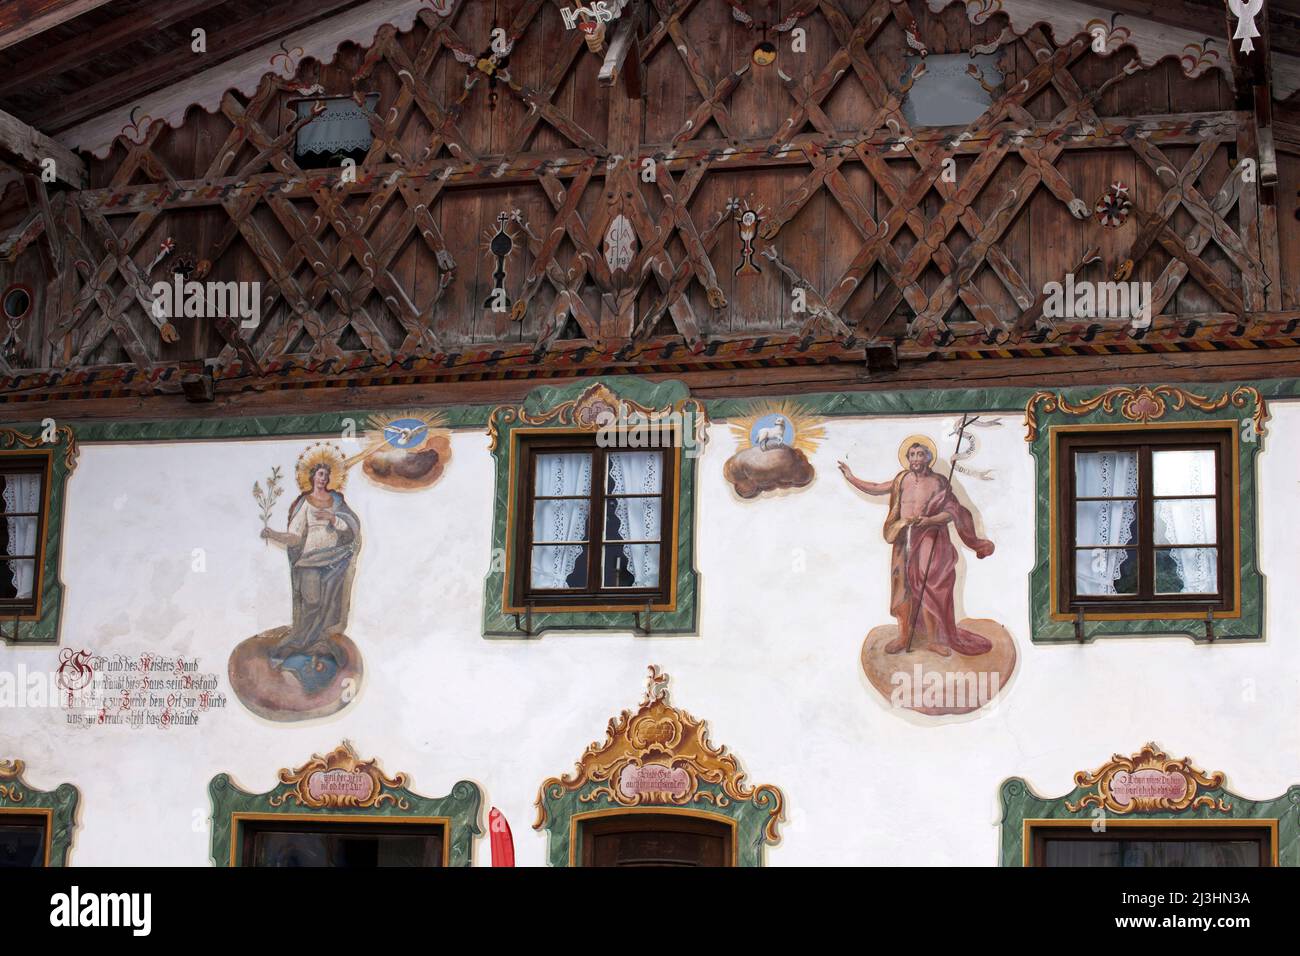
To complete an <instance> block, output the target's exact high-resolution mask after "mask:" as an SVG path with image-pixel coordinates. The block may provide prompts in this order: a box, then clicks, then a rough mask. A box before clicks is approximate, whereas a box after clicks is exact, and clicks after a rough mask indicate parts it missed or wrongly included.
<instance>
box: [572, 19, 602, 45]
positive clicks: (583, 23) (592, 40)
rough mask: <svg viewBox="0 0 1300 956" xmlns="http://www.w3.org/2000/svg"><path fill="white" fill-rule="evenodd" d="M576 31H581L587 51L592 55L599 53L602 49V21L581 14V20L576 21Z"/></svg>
mask: <svg viewBox="0 0 1300 956" xmlns="http://www.w3.org/2000/svg"><path fill="white" fill-rule="evenodd" d="M578 29H579V30H581V31H582V36H583V39H585V40H586V41H587V49H589V50H590V51H591V52H592V53H599V52H600V51H601V50H602V49H603V48H604V46H605V23H604V21H602V20H598V19H596V18H594V17H588V16H587V15H586V14H583V15H582V19H581V20H579V21H578Z"/></svg>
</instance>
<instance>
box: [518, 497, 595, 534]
mask: <svg viewBox="0 0 1300 956" xmlns="http://www.w3.org/2000/svg"><path fill="white" fill-rule="evenodd" d="M590 512H591V502H590V501H588V500H587V499H585V498H559V499H546V498H543V499H539V500H536V501H534V502H533V537H532V540H533V543H534V544H562V543H565V542H572V541H586V540H587V516H588V514H589V513H590Z"/></svg>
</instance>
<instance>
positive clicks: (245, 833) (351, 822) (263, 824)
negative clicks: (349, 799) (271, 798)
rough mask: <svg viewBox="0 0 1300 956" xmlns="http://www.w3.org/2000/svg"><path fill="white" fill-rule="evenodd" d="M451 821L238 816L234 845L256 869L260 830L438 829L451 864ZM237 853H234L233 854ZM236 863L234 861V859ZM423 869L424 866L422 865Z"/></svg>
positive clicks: (444, 860)
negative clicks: (256, 852) (254, 858)
mask: <svg viewBox="0 0 1300 956" xmlns="http://www.w3.org/2000/svg"><path fill="white" fill-rule="evenodd" d="M449 824H450V821H449V820H444V819H440V818H439V819H424V818H419V819H411V818H403V817H380V816H356V817H344V816H338V815H330V816H307V815H295V814H257V815H252V814H250V815H247V816H241V815H236V816H235V819H234V825H235V826H236V828H237V830H238V832H237V834H236V839H235V841H234V843H233V847H237V848H238V865H239V866H241V867H248V868H253V852H254V849H253V848H254V842H255V841H254V840H253V839H251V837H253V836H255V835H256V834H257V833H259V832H261V833H325V834H330V833H339V832H342V831H350V832H352V833H355V834H358V835H372V834H379V833H391V832H393V829H394V827H405V828H408V832H409V830H410V829H414V830H415V831H417V834H416V835H430V834H431V831H434V830H436V831H437V832H438V838H439V839H438V855H439V858H440V863H439V866H443V867H446V866H449V865H450V849H451V848H450V840H449V837H450V826H449ZM232 855H233V854H232ZM232 862H233V861H232ZM422 869H423V868H422Z"/></svg>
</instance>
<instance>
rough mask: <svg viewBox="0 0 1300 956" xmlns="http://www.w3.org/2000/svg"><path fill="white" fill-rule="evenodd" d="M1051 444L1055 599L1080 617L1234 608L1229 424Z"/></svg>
mask: <svg viewBox="0 0 1300 956" xmlns="http://www.w3.org/2000/svg"><path fill="white" fill-rule="evenodd" d="M1056 453H1057V456H1058V459H1057V462H1056V469H1055V474H1056V479H1057V481H1058V487H1057V495H1056V500H1057V503H1058V511H1057V515H1056V522H1057V527H1058V529H1059V530H1060V534H1059V535H1058V538H1057V542H1058V552H1057V554H1056V561H1057V574H1056V580H1057V587H1058V604H1057V606H1058V607H1059V608H1061V609H1062V610H1064V611H1066V612H1068V613H1070V614H1076V613H1078V612H1080V611H1082V612H1084V614H1085V616H1087V615H1089V614H1094V613H1103V614H1143V613H1155V614H1163V613H1169V612H1182V613H1184V614H1187V613H1189V612H1190V613H1192V614H1195V615H1199V616H1205V615H1206V613H1207V612H1211V611H1230V610H1232V608H1233V607H1234V603H1235V600H1234V599H1235V594H1234V581H1235V577H1236V575H1235V569H1236V559H1237V556H1236V524H1235V522H1234V517H1233V507H1234V503H1235V501H1236V494H1235V488H1234V479H1233V476H1234V471H1233V456H1234V453H1235V452H1234V445H1233V434H1232V432H1231V431H1230V430H1229V429H1226V428H1224V429H1217V428H1208V429H1207V428H1194V429H1151V430H1146V429H1138V430H1130V429H1122V430H1115V431H1095V432H1088V431H1081V432H1071V433H1068V434H1065V435H1063V436H1061V438H1060V440H1059V442H1058V443H1057V450H1056Z"/></svg>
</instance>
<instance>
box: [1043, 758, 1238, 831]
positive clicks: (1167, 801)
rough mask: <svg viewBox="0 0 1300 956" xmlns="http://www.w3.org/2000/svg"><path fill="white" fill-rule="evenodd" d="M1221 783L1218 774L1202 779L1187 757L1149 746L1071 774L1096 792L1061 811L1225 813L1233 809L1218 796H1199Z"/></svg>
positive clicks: (1207, 775)
mask: <svg viewBox="0 0 1300 956" xmlns="http://www.w3.org/2000/svg"><path fill="white" fill-rule="evenodd" d="M1223 780H1224V777H1223V774H1222V773H1214V774H1207V773H1205V772H1204V771H1202V770H1198V769H1196V767H1194V766H1192V762H1191V758H1190V757H1184V758H1183V759H1182V760H1173V759H1171V758H1170V757H1169V755H1168V754H1166V753H1165V752H1164V751H1162V750H1160V749H1159V748H1157V747H1156V745H1155V744H1153V743H1149V744H1147V745H1146V746H1145V747H1143V748H1142V749H1141V751H1139V752H1138V753H1136V754H1134V755H1133V756H1132V757H1124V756H1121V755H1120V754H1115V756H1114V757H1112V758H1111V760H1110V762H1109V763H1106V764H1104V765H1103V766H1102V767H1100V768H1099V769H1097V770H1094V771H1092V772H1091V773H1089V772H1088V771H1086V770H1080V771H1079V772H1078V773H1076V774H1075V775H1074V782H1075V785H1076V786H1080V787H1092V786H1095V787H1096V788H1097V791H1096V792H1095V793H1089V794H1085V795H1084V796H1083V798H1082V799H1081V800H1080V801H1079V802H1078V803H1070V802H1068V801H1067V802H1066V804H1065V806H1066V808H1067V809H1068V810H1069V811H1070V812H1071V813H1078V812H1079V811H1080V810H1082V809H1084V808H1085V807H1089V806H1097V807H1101V808H1103V809H1105V810H1109V811H1110V812H1111V813H1118V814H1124V813H1133V812H1139V813H1151V812H1158V811H1169V812H1175V813H1176V812H1181V811H1183V810H1189V809H1191V810H1195V809H1199V808H1201V807H1209V808H1211V809H1212V810H1217V811H1219V812H1220V813H1228V812H1229V811H1230V810H1231V809H1232V805H1231V804H1228V803H1225V802H1224V800H1223V798H1222V797H1213V796H1210V795H1209V794H1207V793H1201V792H1200V791H1201V790H1217V789H1220V788H1221V787H1222V786H1223Z"/></svg>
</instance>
